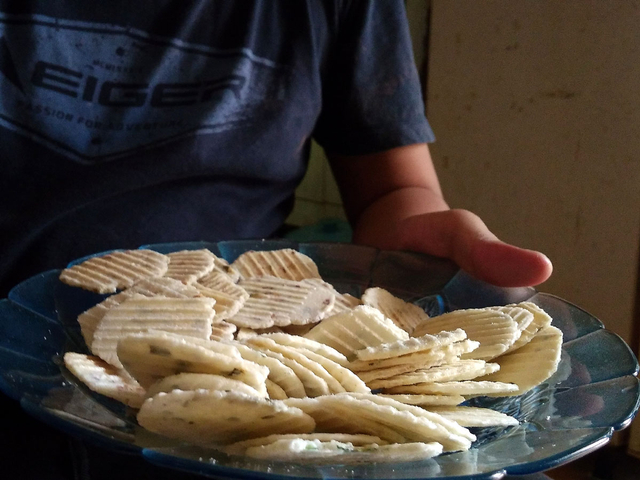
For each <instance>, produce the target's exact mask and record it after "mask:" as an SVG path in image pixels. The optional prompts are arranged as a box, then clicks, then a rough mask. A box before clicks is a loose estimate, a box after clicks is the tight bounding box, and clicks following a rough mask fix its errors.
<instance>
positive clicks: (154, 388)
mask: <svg viewBox="0 0 640 480" xmlns="http://www.w3.org/2000/svg"><path fill="white" fill-rule="evenodd" d="M173 390H184V391H189V390H222V391H224V392H240V393H244V394H246V395H252V396H254V397H264V396H265V395H264V393H260V392H258V390H256V389H255V388H253V387H250V386H249V385H247V384H246V383H244V382H240V381H238V380H233V379H231V378H227V377H223V376H221V375H212V374H210V373H178V374H177V375H170V376H168V377H164V378H163V379H162V380H159V381H157V382H156V383H154V384H153V385H151V386H150V387H149V388H148V389H147V395H146V396H147V397H153V396H154V395H157V394H158V393H160V392H165V393H168V392H172V391H173Z"/></svg>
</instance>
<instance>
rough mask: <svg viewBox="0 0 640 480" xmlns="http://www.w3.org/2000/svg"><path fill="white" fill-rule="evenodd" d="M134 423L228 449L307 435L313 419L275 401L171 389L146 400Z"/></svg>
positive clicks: (223, 393)
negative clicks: (259, 440)
mask: <svg viewBox="0 0 640 480" xmlns="http://www.w3.org/2000/svg"><path fill="white" fill-rule="evenodd" d="M137 419H138V423H139V424H140V425H141V426H142V427H144V428H146V429H147V430H150V431H152V432H155V433H159V434H161V435H165V436H167V437H170V438H175V439H179V440H184V441H187V442H189V443H193V444H196V445H210V444H222V445H224V444H229V443H234V442H238V441H240V440H245V439H247V438H255V437H261V436H265V435H269V434H274V433H309V432H312V431H313V429H314V427H315V422H314V421H313V419H312V418H311V417H310V416H309V415H307V414H305V413H304V412H303V411H302V410H300V409H298V408H294V407H289V406H287V405H285V404H284V403H282V402H281V401H279V400H269V399H264V398H260V397H252V396H249V395H245V394H241V393H237V392H223V391H209V390H196V391H189V392H184V391H181V390H174V391H172V392H170V393H159V394H158V395H156V396H155V397H151V398H148V399H147V400H146V401H145V402H144V403H143V404H142V407H141V409H140V412H139V413H138V416H137Z"/></svg>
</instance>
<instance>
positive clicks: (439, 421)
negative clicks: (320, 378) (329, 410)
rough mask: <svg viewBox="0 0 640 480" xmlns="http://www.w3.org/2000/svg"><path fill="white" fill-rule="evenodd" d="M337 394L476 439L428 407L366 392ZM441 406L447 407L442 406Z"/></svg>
mask: <svg viewBox="0 0 640 480" xmlns="http://www.w3.org/2000/svg"><path fill="white" fill-rule="evenodd" d="M339 396H340V397H344V396H350V397H352V398H356V399H358V400H364V401H367V402H371V403H374V404H376V405H379V406H383V407H391V408H393V409H395V410H399V411H401V412H405V413H411V414H412V415H414V416H416V417H418V418H421V419H424V420H426V421H428V422H433V423H434V424H436V425H438V426H439V427H442V428H444V429H445V430H446V431H448V432H449V433H450V434H452V435H455V436H459V437H462V438H465V439H466V440H468V441H469V442H474V441H475V440H476V436H475V435H474V434H473V433H471V432H470V431H469V430H468V429H466V428H465V427H463V426H461V425H459V424H457V423H456V422H455V421H451V420H449V419H446V418H443V417H442V416H441V415H438V414H437V413H436V414H434V412H432V411H430V409H429V410H425V409H424V408H420V407H418V406H415V405H410V404H407V403H404V402H398V401H396V400H395V399H394V398H390V397H385V396H380V395H373V394H367V393H344V394H340V395H339ZM443 408H447V407H443ZM449 408H455V407H449Z"/></svg>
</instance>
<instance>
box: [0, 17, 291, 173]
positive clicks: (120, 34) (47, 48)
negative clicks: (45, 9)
mask: <svg viewBox="0 0 640 480" xmlns="http://www.w3.org/2000/svg"><path fill="white" fill-rule="evenodd" d="M21 18H22V19H24V17H21ZM10 20H11V19H10V18H9V17H3V16H0V89H1V91H2V95H0V126H1V127H5V128H9V129H11V130H14V131H16V132H18V133H20V134H22V135H26V136H28V137H30V138H31V139H33V140H35V141H37V142H40V143H42V144H44V145H47V146H48V147H49V148H52V149H54V150H56V151H58V152H61V153H64V154H65V155H67V156H70V157H73V158H75V159H76V160H80V161H84V162H90V163H93V162H96V161H104V160H108V159H111V158H115V157H118V156H121V155H126V154H128V153H131V152H132V151H135V150H137V149H140V148H146V147H150V146H154V145H158V144H160V143H163V142H166V141H172V140H175V139H178V138H181V137H184V136H186V135H194V134H208V133H216V132H221V131H224V130H228V129H233V128H238V127H240V126H242V125H244V124H246V123H247V122H250V120H251V117H252V116H253V115H255V112H256V109H258V110H259V109H260V108H261V105H262V104H263V103H264V100H265V99H273V98H278V97H281V96H282V92H283V90H285V89H286V85H283V82H285V81H286V79H287V78H288V77H287V74H286V72H285V69H284V67H282V66H278V65H276V64H274V63H273V62H271V61H270V60H268V59H264V58H260V57H256V56H255V55H253V54H252V53H251V52H250V51H248V50H246V49H241V48H238V49H235V50H233V51H232V52H230V51H217V50H213V49H209V48H207V47H204V46H201V45H192V44H184V43H182V42H179V41H172V40H167V39H157V38H150V37H149V36H147V35H146V34H145V33H144V32H135V31H132V30H130V29H124V28H122V27H117V26H112V25H103V24H86V23H82V24H78V23H75V22H68V23H65V22H63V21H59V20H58V21H54V20H53V19H51V20H50V21H48V20H47V19H46V18H44V19H43V17H37V19H35V18H34V19H33V22H24V21H22V22H12V21H10Z"/></svg>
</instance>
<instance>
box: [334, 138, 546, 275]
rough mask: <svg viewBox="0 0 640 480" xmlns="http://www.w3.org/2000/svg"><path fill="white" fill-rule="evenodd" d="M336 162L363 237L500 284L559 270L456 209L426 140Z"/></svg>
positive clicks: (347, 203) (343, 192) (370, 242)
mask: <svg viewBox="0 0 640 480" xmlns="http://www.w3.org/2000/svg"><path fill="white" fill-rule="evenodd" d="M329 161H330V163H331V167H332V170H333V173H334V175H335V177H336V181H337V182H338V186H339V188H340V192H341V195H342V199H343V202H344V206H345V210H346V213H347V216H348V218H349V221H350V223H351V225H352V226H353V229H354V238H353V240H354V242H355V243H359V244H363V245H370V246H374V247H378V248H382V249H389V250H399V249H402V250H414V251H419V252H424V253H429V254H431V255H436V256H440V257H446V258H450V259H452V260H453V261H455V262H456V263H457V264H458V265H460V266H461V267H462V268H463V269H465V270H466V271H468V272H469V273H471V274H472V275H474V276H476V277H478V278H481V279H483V280H485V281H488V282H490V283H493V284H496V285H500V286H528V285H537V284H539V283H541V282H543V281H545V280H546V279H547V278H548V277H549V276H550V275H551V271H552V266H551V262H550V261H549V259H548V258H547V257H545V256H544V255H543V254H541V253H539V252H535V251H532V250H525V249H521V248H518V247H515V246H513V245H509V244H506V243H504V242H501V241H500V240H498V238H497V237H496V236H495V235H493V234H492V233H491V232H490V231H489V229H488V228H487V227H486V225H485V224H484V223H483V222H482V220H481V219H480V218H479V217H477V216H476V215H474V214H473V213H471V212H469V211H467V210H452V209H449V206H448V205H447V203H446V201H445V200H444V197H443V195H442V191H441V189H440V184H439V182H438V177H437V175H436V172H435V169H434V167H433V162H432V160H431V155H430V153H429V149H428V146H427V145H426V144H416V145H409V146H405V147H399V148H395V149H392V150H387V151H385V152H380V153H375V154H372V155H361V156H337V155H329Z"/></svg>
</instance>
